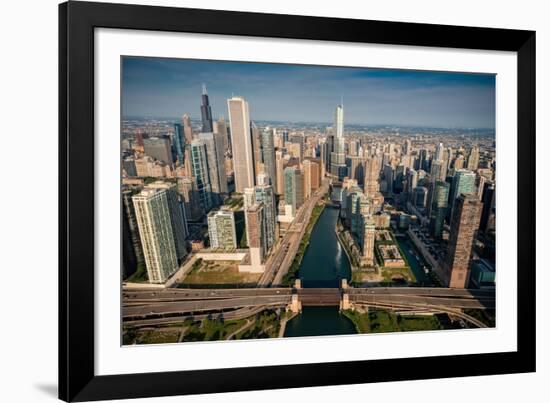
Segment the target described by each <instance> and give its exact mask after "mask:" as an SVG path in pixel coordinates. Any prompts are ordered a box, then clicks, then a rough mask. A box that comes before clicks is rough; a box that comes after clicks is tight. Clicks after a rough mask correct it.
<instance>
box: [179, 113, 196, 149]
mask: <svg viewBox="0 0 550 403" xmlns="http://www.w3.org/2000/svg"><path fill="white" fill-rule="evenodd" d="M181 123H182V124H183V134H184V137H185V143H186V144H191V142H192V141H193V127H192V126H191V118H190V117H189V115H188V114H187V113H186V114H184V115H183V116H182V117H181Z"/></svg>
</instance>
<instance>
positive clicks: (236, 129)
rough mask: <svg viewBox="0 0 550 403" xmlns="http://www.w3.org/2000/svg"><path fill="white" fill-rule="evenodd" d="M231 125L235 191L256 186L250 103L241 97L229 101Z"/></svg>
mask: <svg viewBox="0 0 550 403" xmlns="http://www.w3.org/2000/svg"><path fill="white" fill-rule="evenodd" d="M227 108H228V110H229V125H230V127H231V146H232V147H231V148H232V150H233V169H234V172H235V191H236V192H238V193H242V192H243V190H244V188H247V187H253V186H254V156H253V152H252V136H251V133H250V115H249V111H248V103H247V102H246V101H245V100H244V99H243V98H240V97H233V98H231V99H228V100H227Z"/></svg>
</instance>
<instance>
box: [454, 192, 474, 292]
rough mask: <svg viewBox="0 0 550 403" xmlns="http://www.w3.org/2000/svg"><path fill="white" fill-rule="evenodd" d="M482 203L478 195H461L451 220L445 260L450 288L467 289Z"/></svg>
mask: <svg viewBox="0 0 550 403" xmlns="http://www.w3.org/2000/svg"><path fill="white" fill-rule="evenodd" d="M482 208H483V203H481V202H480V201H479V200H478V198H477V196H476V195H473V194H460V196H459V197H458V198H457V199H456V204H455V208H454V209H453V215H452V218H451V234H450V236H449V247H448V250H447V256H446V259H445V273H446V276H447V278H448V283H449V284H448V285H449V287H450V288H467V287H468V283H469V278H470V260H471V257H472V248H473V242H474V239H475V236H476V233H477V230H478V228H479V220H480V217H481V210H482Z"/></svg>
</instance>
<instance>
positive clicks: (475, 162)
mask: <svg viewBox="0 0 550 403" xmlns="http://www.w3.org/2000/svg"><path fill="white" fill-rule="evenodd" d="M478 166H479V148H478V147H477V146H473V147H472V149H471V150H470V154H469V155H468V164H467V166H466V168H467V169H468V170H470V171H475V170H476V169H477V167H478Z"/></svg>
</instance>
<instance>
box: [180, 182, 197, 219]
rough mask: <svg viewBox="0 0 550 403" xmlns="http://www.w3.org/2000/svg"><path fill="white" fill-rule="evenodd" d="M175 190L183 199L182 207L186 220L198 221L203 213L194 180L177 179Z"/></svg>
mask: <svg viewBox="0 0 550 403" xmlns="http://www.w3.org/2000/svg"><path fill="white" fill-rule="evenodd" d="M177 189H178V193H179V194H180V196H181V198H182V199H183V206H184V209H185V216H186V217H187V219H188V220H189V221H199V220H200V219H201V217H202V214H203V213H202V208H201V201H200V195H199V190H198V188H197V184H196V181H195V178H192V177H179V178H178V179H177Z"/></svg>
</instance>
